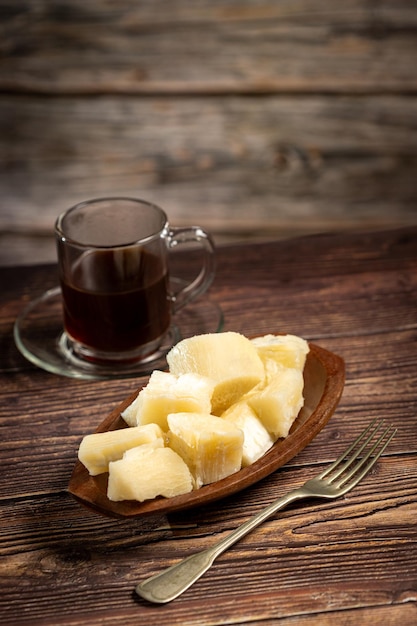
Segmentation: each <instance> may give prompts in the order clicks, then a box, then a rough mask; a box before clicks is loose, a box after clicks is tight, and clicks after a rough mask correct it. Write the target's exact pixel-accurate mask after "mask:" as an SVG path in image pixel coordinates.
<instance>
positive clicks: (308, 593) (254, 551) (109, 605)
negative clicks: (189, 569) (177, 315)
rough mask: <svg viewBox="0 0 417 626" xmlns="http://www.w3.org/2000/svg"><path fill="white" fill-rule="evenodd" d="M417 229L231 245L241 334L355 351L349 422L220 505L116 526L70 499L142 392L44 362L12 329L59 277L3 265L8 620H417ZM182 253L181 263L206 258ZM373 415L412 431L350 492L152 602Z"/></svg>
mask: <svg viewBox="0 0 417 626" xmlns="http://www.w3.org/2000/svg"><path fill="white" fill-rule="evenodd" d="M416 242H417V231H416V229H415V228H414V229H404V230H401V231H392V232H377V233H364V234H351V235H346V234H345V235H323V236H315V237H305V238H301V239H294V240H290V241H281V242H275V243H274V242H271V243H266V244H251V245H235V246H224V247H221V248H220V249H219V251H218V272H217V276H216V279H215V282H214V284H213V286H212V288H211V296H212V298H213V299H215V300H216V301H217V302H219V303H220V304H221V307H222V309H223V311H224V314H225V321H226V328H227V329H229V330H237V331H240V332H244V333H246V334H248V335H254V334H262V333H264V332H279V331H282V332H293V333H296V334H300V335H302V336H305V337H306V338H307V339H309V340H313V341H314V342H315V343H317V344H319V345H321V346H323V347H325V348H326V349H328V350H331V351H333V352H336V353H338V354H340V355H341V356H343V358H344V360H345V363H346V385H345V389H344V392H343V396H342V398H341V401H340V404H339V406H338V409H337V411H336V413H335V415H334V416H333V417H332V419H331V420H330V421H329V423H328V424H327V426H326V427H325V428H324V429H323V430H322V431H321V433H320V434H319V435H318V436H317V437H316V438H315V439H314V440H313V441H312V442H311V443H310V444H309V445H308V446H307V447H306V448H305V449H304V450H303V451H302V452H301V453H300V454H298V455H297V456H296V457H295V458H294V459H292V460H291V461H290V462H289V463H288V464H286V465H285V466H284V467H282V468H281V469H280V470H279V471H277V472H276V473H275V474H273V475H271V476H269V477H267V478H265V479H264V480H262V481H261V482H260V483H259V484H257V485H255V486H253V487H250V488H248V489H246V490H245V491H243V492H241V493H239V494H235V495H234V496H231V497H230V498H227V499H225V500H223V501H221V502H219V503H212V504H209V505H206V506H202V507H199V508H197V509H193V510H191V511H185V512H182V513H176V514H172V515H170V516H169V517H168V518H167V517H158V516H157V517H151V518H149V519H146V520H134V521H133V520H112V519H107V518H104V517H102V516H100V515H96V514H93V513H91V512H89V511H88V510H87V509H84V508H83V507H81V506H80V505H79V504H78V503H77V502H75V501H74V500H73V499H72V498H71V497H70V495H69V494H68V493H67V485H68V480H69V478H70V475H71V471H72V468H73V466H74V462H75V459H76V450H77V447H78V444H79V441H80V440H81V438H82V436H83V435H84V434H86V433H88V432H91V431H92V430H94V429H95V427H96V426H97V425H98V424H99V423H100V421H101V420H102V418H103V414H106V413H108V412H109V411H110V410H111V409H112V408H114V407H116V406H117V405H118V404H119V403H120V402H121V401H122V400H123V399H124V398H125V397H127V396H128V395H129V393H130V392H131V391H132V390H134V389H135V388H136V386H137V385H140V384H141V379H133V380H119V381H117V380H113V381H108V382H102V381H101V382H86V381H76V380H73V379H64V378H60V377H58V376H53V375H51V374H48V373H46V372H43V371H41V370H39V369H36V368H35V367H33V366H32V365H30V364H29V363H27V362H26V361H25V360H24V359H23V357H21V356H20V355H19V354H18V353H17V350H16V348H15V347H14V346H13V342H12V338H11V329H12V325H13V321H14V319H15V316H16V315H17V313H18V312H19V310H20V309H21V307H22V306H24V304H25V303H26V302H27V301H28V299H29V298H31V297H33V296H34V295H35V294H37V293H41V292H42V291H43V289H45V288H47V287H50V286H52V285H53V284H54V283H55V281H56V269H55V267H53V266H37V267H33V268H30V267H20V268H15V269H11V268H10V269H8V268H0V282H1V285H2V290H1V292H0V340H1V346H0V358H1V363H0V371H1V377H2V385H1V388H0V399H1V402H0V432H1V433H2V438H1V445H0V470H1V473H2V481H1V484H0V557H1V558H0V589H1V591H2V593H1V594H0V619H1V621H2V623H4V624H7V625H9V624H10V626H23V625H25V624H30V623H32V624H35V625H37V624H39V625H40V624H42V625H49V624H50V625H51V626H52V625H54V626H55V625H57V624H60V625H61V624H62V625H68V626H69V625H73V626H75V625H77V626H78V625H81V624H86V623H88V624H92V625H95V624H97V625H98V624H100V625H102V624H112V625H113V624H127V625H130V624H132V626H133V624H135V625H140V624H147V625H150V626H151V625H155V626H156V625H158V626H159V625H160V624H161V623H163V624H181V625H187V626H188V625H192V626H197V625H198V626H206V625H207V626H208V625H209V624H210V626H220V625H223V624H224V623H227V622H230V623H236V624H242V625H245V626H249V624H250V625H251V626H252V625H253V624H256V625H259V626H260V625H261V624H262V625H268V626H269V625H271V626H272V625H273V624H276V623H277V621H278V620H279V622H280V623H281V622H282V623H283V624H288V625H290V624H294V623H296V624H302V625H303V626H304V625H307V624H308V625H310V624H313V625H316V624H317V625H318V624H320V626H321V625H322V624H324V625H326V626H327V624H329V625H330V624H334V623H336V622H337V620H339V622H340V623H341V624H343V625H344V624H347V625H348V626H351V625H353V624H355V625H356V624H358V623H360V624H363V625H364V626H368V624H369V626H374V625H375V624H379V623H381V624H387V625H389V626H391V625H392V626H394V625H395V626H397V624H398V623H402V624H404V625H405V626H412V625H413V624H414V623H415V622H416V617H417V602H416V599H417V568H416V563H417V551H416V526H415V514H416V510H417V509H416V507H417V503H416V489H415V485H416V479H417V429H416V417H415V416H416V409H417V401H416V393H415V389H416V385H417V376H416V372H417V367H416V365H417V356H416V355H417V351H416V338H417V333H416V330H417V327H416V302H417V300H416V298H417V296H416V294H417V284H416V280H417V279H416V276H417V272H416V270H417V257H416V250H417V247H416ZM190 259H192V257H190V255H189V254H186V255H184V256H182V257H180V258H178V259H177V261H178V268H180V267H181V266H182V267H183V268H186V267H187V266H188V265H189V263H190ZM374 417H378V418H384V419H386V420H387V421H389V422H391V423H393V424H395V425H396V426H398V428H399V431H398V433H397V436H396V437H395V439H394V441H393V442H392V443H391V445H390V446H389V449H388V450H387V451H386V453H385V454H384V457H383V458H382V459H381V460H380V462H378V464H377V465H376V466H375V468H374V469H373V470H372V473H371V475H370V476H369V477H368V478H367V479H366V480H365V481H363V482H362V483H361V484H360V485H359V486H358V487H357V488H355V489H354V490H353V491H352V492H351V493H349V494H348V495H347V496H345V497H344V498H342V499H338V500H336V501H333V502H319V501H311V502H309V503H305V504H304V505H296V504H294V505H292V506H291V507H289V508H287V509H286V510H284V511H282V512H281V513H280V514H279V515H277V516H276V517H274V518H273V519H271V520H270V521H268V522H267V523H265V524H264V525H263V526H261V527H260V528H259V529H257V531H256V532H254V533H252V534H250V535H249V536H247V537H246V538H245V539H243V540H242V541H241V542H239V543H238V544H236V545H235V546H234V547H233V548H232V549H230V550H229V551H228V552H227V553H225V554H224V555H222V557H221V558H219V559H218V561H217V562H216V564H215V566H214V567H213V568H212V569H211V570H210V572H208V573H207V574H206V575H205V576H204V577H203V578H201V580H200V581H199V582H198V583H196V584H195V585H194V586H193V587H192V588H191V589H190V590H189V591H188V592H187V593H186V594H184V596H182V597H181V598H179V599H178V600H176V601H174V602H173V603H171V604H169V605H165V606H158V607H155V606H152V605H149V604H147V603H145V602H143V601H141V600H139V599H138V598H137V597H136V596H135V595H134V593H133V589H134V586H135V584H136V583H137V582H139V581H140V580H143V579H145V578H146V577H147V576H150V575H151V574H153V573H157V572H159V571H161V569H163V568H164V567H167V566H168V565H170V564H172V563H174V562H176V561H177V560H179V559H180V558H182V557H183V556H185V555H187V554H190V552H194V551H197V550H200V549H202V548H204V547H206V546H209V545H211V544H212V543H214V542H215V541H216V539H220V538H221V537H222V536H223V535H224V534H225V533H227V532H228V531H229V530H231V529H233V528H235V527H236V526H237V525H238V524H240V523H242V522H244V521H245V520H246V519H247V518H248V517H249V516H250V515H252V514H254V513H256V512H258V511H259V510H260V508H262V507H264V506H266V505H268V504H269V503H271V502H272V501H273V500H274V499H275V498H277V497H279V496H281V495H283V494H284V493H285V492H287V491H288V490H290V489H292V488H295V487H296V486H298V485H300V484H301V483H302V482H304V481H305V480H306V479H307V478H310V477H311V476H312V475H314V474H315V473H317V472H318V471H319V469H321V468H323V467H324V465H325V464H326V463H328V462H329V461H331V460H333V459H334V458H335V457H336V456H337V455H338V453H340V452H341V451H342V450H343V449H344V448H345V447H346V443H347V442H348V441H350V440H352V439H353V438H354V437H355V436H356V435H357V434H359V432H360V431H361V430H362V429H363V427H364V426H365V425H366V424H367V423H368V422H369V421H370V420H371V419H372V418H374Z"/></svg>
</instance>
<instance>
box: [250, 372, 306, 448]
mask: <svg viewBox="0 0 417 626" xmlns="http://www.w3.org/2000/svg"><path fill="white" fill-rule="evenodd" d="M303 387H304V379H303V373H302V372H301V371H300V370H297V369H295V368H289V367H288V368H284V369H282V371H280V372H279V374H277V375H276V376H275V377H274V378H272V379H271V380H270V382H269V383H268V384H267V385H266V387H264V388H263V389H261V390H260V391H258V392H256V393H254V394H253V395H249V396H248V404H249V406H250V407H251V408H252V409H253V410H254V411H255V413H256V415H257V416H258V418H259V419H260V421H261V422H262V424H263V425H264V426H265V428H266V429H267V431H268V432H269V433H270V434H271V435H272V436H273V437H274V439H278V438H279V437H286V436H287V435H288V433H289V431H290V428H291V426H292V424H293V422H294V421H295V419H296V417H297V415H298V413H299V412H300V409H301V408H302V406H303V404H304V398H303Z"/></svg>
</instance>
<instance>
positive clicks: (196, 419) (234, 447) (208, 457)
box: [168, 413, 243, 489]
mask: <svg viewBox="0 0 417 626" xmlns="http://www.w3.org/2000/svg"><path fill="white" fill-rule="evenodd" d="M168 426H169V431H168V445H169V446H170V447H171V448H172V449H173V450H175V452H177V453H178V454H179V455H180V457H181V458H183V459H184V461H185V462H186V463H187V465H188V467H189V468H190V471H191V473H192V475H193V477H194V481H195V486H196V488H197V489H198V488H199V487H201V485H207V484H209V483H214V482H215V481H216V480H221V479H222V478H225V477H226V476H230V474H234V473H235V472H237V471H239V470H240V468H241V466H242V450H243V432H242V431H241V430H240V429H239V428H237V427H236V426H235V425H234V424H232V423H231V422H228V421H227V420H223V419H222V418H220V417H215V416H214V415H202V414H201V413H173V414H172V415H168Z"/></svg>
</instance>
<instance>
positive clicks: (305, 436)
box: [68, 344, 345, 518]
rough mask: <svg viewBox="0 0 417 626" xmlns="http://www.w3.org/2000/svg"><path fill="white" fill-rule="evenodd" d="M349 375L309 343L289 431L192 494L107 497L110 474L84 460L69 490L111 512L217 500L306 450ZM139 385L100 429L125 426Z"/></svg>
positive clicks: (127, 513)
mask: <svg viewBox="0 0 417 626" xmlns="http://www.w3.org/2000/svg"><path fill="white" fill-rule="evenodd" d="M344 380H345V367H344V362H343V359H341V358H340V357H339V356H337V355H336V354H333V353H332V352H329V351H327V350H324V349H323V348H320V347H319V346H316V345H314V344H310V352H309V353H308V355H307V360H306V364H305V367H304V398H305V403H304V407H303V408H302V409H301V411H300V413H299V415H298V417H297V419H296V420H295V422H294V424H293V425H292V428H291V431H290V434H289V435H288V436H287V437H286V438H285V439H279V440H278V441H277V442H276V443H275V444H274V445H273V446H272V448H271V449H270V450H269V451H268V452H267V453H266V454H265V455H264V456H263V457H261V458H260V459H259V460H258V461H256V462H255V463H253V464H252V465H250V466H249V467H245V468H243V469H241V470H240V471H239V472H237V473H235V474H232V475H231V476H228V477H227V478H223V479H222V480H219V481H217V482H215V483H212V484H211V485H205V486H204V487H201V488H200V489H198V490H196V491H192V492H191V493H189V494H184V495H181V496H176V497H175V498H162V497H161V498H155V499H153V500H146V501H145V502H137V501H134V500H125V501H123V502H112V501H111V500H109V499H108V498H107V495H106V492H107V480H108V474H100V475H98V476H90V475H89V473H88V471H87V469H86V468H85V467H84V465H83V464H82V463H80V462H79V461H78V462H77V463H76V465H75V468H74V471H73V473H72V476H71V480H70V483H69V488H68V490H69V492H70V493H71V494H72V495H73V496H74V497H75V498H76V499H77V500H78V501H79V502H81V503H82V504H83V505H85V506H87V507H88V508H90V509H93V510H94V511H96V512H98V513H101V514H103V515H108V516H111V517H123V518H126V517H139V516H145V515H154V514H161V515H163V514H167V513H172V512H174V511H180V510H183V509H189V508H192V507H195V506H200V505H202V504H206V503H208V502H213V501H215V500H219V499H221V498H225V497H226V496H228V495H231V494H233V493H236V492H238V491H240V490H241V489H244V488H245V487H248V486H249V485H252V484H254V483H256V482H257V481H258V480H261V478H264V477H265V476H267V475H268V474H271V473H272V472H274V471H275V470H276V469H278V468H279V467H281V466H282V465H284V464H285V463H287V461H289V460H290V459H292V458H293V457H294V456H295V455H296V454H298V452H300V451H301V450H303V448H305V447H306V446H307V445H308V444H309V443H310V441H311V440H312V439H314V437H315V436H316V435H317V434H318V433H319V432H320V431H321V429H322V428H323V427H324V426H325V425H326V424H327V422H328V421H329V419H330V418H331V416H332V414H333V412H334V410H335V409H336V406H337V404H338V402H339V399H340V396H341V395H342V391H343V386H344ZM138 392H139V390H137V391H136V392H135V393H134V394H132V395H131V396H130V397H129V398H127V399H126V400H125V401H124V402H123V403H122V404H121V405H120V406H119V407H117V408H116V409H115V410H114V411H112V412H111V413H110V415H109V416H108V417H106V419H105V420H104V421H103V422H102V423H101V424H100V426H99V427H98V428H97V430H96V432H105V431H108V430H115V429H118V428H126V424H125V422H124V420H123V419H122V418H121V416H120V413H121V412H122V411H123V410H124V409H125V408H126V407H127V406H128V405H129V404H130V403H131V402H133V400H134V399H135V397H136V396H137V394H138Z"/></svg>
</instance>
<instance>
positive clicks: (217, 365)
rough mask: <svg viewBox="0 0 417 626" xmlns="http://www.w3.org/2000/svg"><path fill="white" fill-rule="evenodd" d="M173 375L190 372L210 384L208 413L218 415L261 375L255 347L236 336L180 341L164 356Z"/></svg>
mask: <svg viewBox="0 0 417 626" xmlns="http://www.w3.org/2000/svg"><path fill="white" fill-rule="evenodd" d="M167 361H168V365H169V371H170V372H171V374H174V375H175V376H180V375H181V374H187V373H190V372H194V373H195V374H200V375H201V376H206V377H207V378H210V379H211V380H213V381H214V383H215V387H214V390H213V394H212V397H211V413H212V414H213V415H221V414H222V413H223V411H225V410H226V409H227V408H229V406H230V405H231V404H233V403H234V402H236V401H237V400H239V398H240V397H241V396H242V395H243V394H244V393H246V392H247V391H249V390H250V389H252V388H253V387H254V386H255V385H257V384H258V383H259V382H261V380H262V379H263V378H264V376H265V369H264V366H263V363H262V361H261V359H260V357H259V355H258V352H257V350H256V347H255V346H254V345H253V344H252V343H251V341H250V340H249V339H247V338H246V337H244V336H243V335H240V334H239V333H233V332H226V333H216V334H214V333H213V334H211V333H209V334H207V335H196V336H195V337H190V338H189V339H184V340H183V341H180V342H179V343H178V344H177V345H176V346H174V347H173V348H172V349H171V350H170V352H168V354H167Z"/></svg>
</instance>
